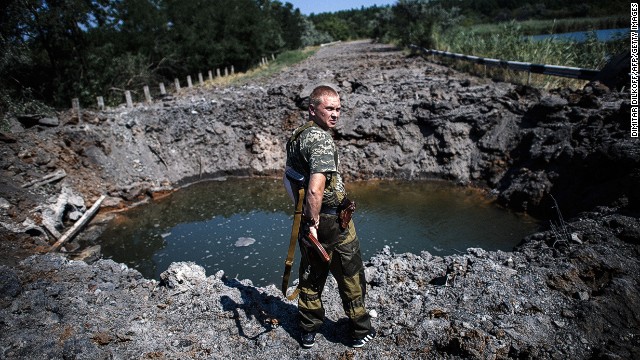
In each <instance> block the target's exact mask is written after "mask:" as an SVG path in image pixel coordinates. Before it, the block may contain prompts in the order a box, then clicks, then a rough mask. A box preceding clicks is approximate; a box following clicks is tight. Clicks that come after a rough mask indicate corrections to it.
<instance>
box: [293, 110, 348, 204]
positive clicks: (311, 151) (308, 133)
mask: <svg viewBox="0 0 640 360" xmlns="http://www.w3.org/2000/svg"><path fill="white" fill-rule="evenodd" d="M339 165H340V160H339V158H338V151H337V149H336V145H335V143H334V142H333V139H332V138H331V135H330V134H329V133H328V132H327V131H324V130H322V129H321V128H320V127H319V126H318V125H316V124H315V123H314V122H313V121H309V122H307V123H306V124H304V125H302V126H301V127H299V128H297V129H296V130H294V132H293V134H292V136H291V138H290V139H289V141H288V142H287V166H290V167H292V168H293V169H294V170H296V171H298V172H299V173H301V174H303V175H304V176H305V179H306V181H307V185H308V184H309V177H310V175H311V174H314V173H323V174H324V175H325V176H326V178H327V179H326V183H325V188H324V194H323V196H322V205H325V206H332V207H333V206H338V205H340V203H341V202H342V199H344V198H345V197H346V196H347V193H346V191H345V189H344V183H343V182H342V177H341V176H340V173H339V172H338V167H339Z"/></svg>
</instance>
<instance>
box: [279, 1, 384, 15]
mask: <svg viewBox="0 0 640 360" xmlns="http://www.w3.org/2000/svg"><path fill="white" fill-rule="evenodd" d="M280 2H282V3H283V4H284V3H287V2H288V3H291V4H293V7H294V8H298V9H300V12H301V13H302V14H303V15H310V14H311V13H314V14H319V13H323V12H335V11H339V10H350V9H360V8H361V7H362V6H364V7H369V6H373V5H378V6H384V5H392V4H395V3H396V0H280Z"/></svg>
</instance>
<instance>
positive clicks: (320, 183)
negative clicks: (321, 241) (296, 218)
mask: <svg viewBox="0 0 640 360" xmlns="http://www.w3.org/2000/svg"><path fill="white" fill-rule="evenodd" d="M326 180H327V178H326V177H325V175H324V174H323V173H313V174H311V177H310V178H309V187H308V188H307V202H306V205H305V209H304V214H305V216H306V217H308V218H311V219H313V222H314V223H315V224H318V223H319V222H320V208H321V207H322V196H323V194H324V185H325V182H326ZM317 230H318V229H317V228H315V227H311V234H312V235H313V236H315V237H316V238H317V237H318V232H317Z"/></svg>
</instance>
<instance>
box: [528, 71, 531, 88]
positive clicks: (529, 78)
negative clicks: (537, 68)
mask: <svg viewBox="0 0 640 360" xmlns="http://www.w3.org/2000/svg"><path fill="white" fill-rule="evenodd" d="M527 73H529V74H528V75H527V85H529V83H530V82H531V70H529V71H527Z"/></svg>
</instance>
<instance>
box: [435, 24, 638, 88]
mask: <svg viewBox="0 0 640 360" xmlns="http://www.w3.org/2000/svg"><path fill="white" fill-rule="evenodd" d="M548 30H549V29H548ZM435 40H436V45H437V49H438V50H445V51H450V52H455V53H462V54H468V55H475V56H481V57H487V58H495V59H502V60H511V61H522V62H529V63H533V64H546V65H561V66H572V67H579V68H586V69H596V70H599V69H601V68H602V67H603V66H604V65H605V64H606V63H607V61H608V60H609V59H610V58H611V57H612V56H615V55H616V54H618V53H620V52H622V51H625V50H626V49H629V45H630V44H629V39H628V38H622V39H618V40H614V41H610V42H601V41H598V40H597V38H596V36H595V32H594V33H591V34H590V35H589V36H588V38H587V40H586V41H585V42H582V43H576V42H573V41H569V40H560V39H555V38H551V37H550V38H546V39H543V40H538V41H533V40H530V39H529V38H528V37H527V35H525V32H524V31H523V26H522V24H521V23H517V22H509V23H503V24H501V25H499V26H496V27H494V28H493V31H492V32H487V27H473V28H470V27H457V28H454V29H450V30H449V31H447V32H446V33H439V34H437V36H435ZM452 65H454V66H455V67H456V68H459V69H460V70H464V71H473V72H474V73H477V72H478V68H479V67H478V66H473V65H471V64H468V63H467V64H464V63H462V62H459V61H454V62H453V64H452ZM481 72H482V74H480V75H484V76H490V77H493V78H497V79H499V80H503V81H511V82H516V83H527V82H530V83H531V85H534V86H539V87H543V88H549V87H558V86H569V87H582V86H583V85H584V83H585V82H584V81H581V80H573V79H563V78H559V77H550V76H546V75H535V74H532V75H531V78H530V77H529V74H528V73H516V72H513V71H507V70H504V69H496V68H489V69H486V70H485V69H484V67H482V71H481Z"/></svg>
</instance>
